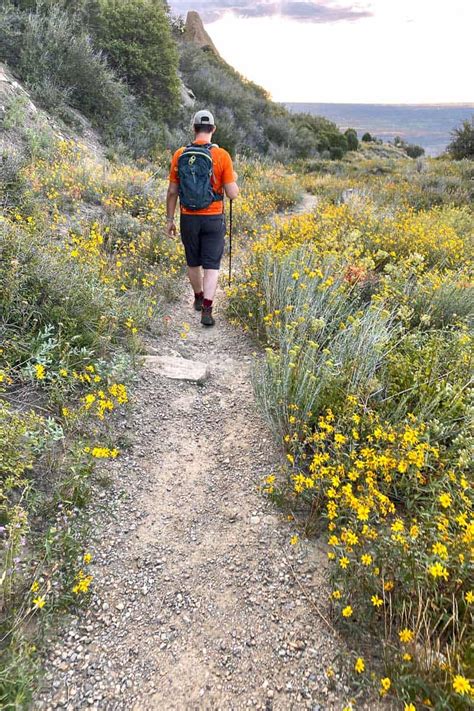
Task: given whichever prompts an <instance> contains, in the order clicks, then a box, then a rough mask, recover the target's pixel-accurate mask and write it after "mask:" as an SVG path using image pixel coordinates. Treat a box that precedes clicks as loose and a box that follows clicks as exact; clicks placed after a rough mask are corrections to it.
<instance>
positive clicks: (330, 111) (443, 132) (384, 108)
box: [284, 103, 474, 156]
mask: <svg viewBox="0 0 474 711" xmlns="http://www.w3.org/2000/svg"><path fill="white" fill-rule="evenodd" d="M284 105H285V106H286V107H287V108H288V109H290V110H291V111H295V112H298V111H304V112H308V113H310V114H316V115H319V116H325V117H326V118H328V119H330V120H331V121H334V122H335V123H336V124H337V125H338V126H339V128H341V129H343V130H344V129H346V128H355V129H356V131H357V133H358V135H359V138H361V137H362V135H363V134H364V133H365V132H366V131H369V132H370V133H371V134H372V135H374V136H376V137H378V138H381V139H383V140H384V141H392V140H393V139H394V138H395V136H400V138H402V139H404V140H405V141H407V142H408V143H417V144H418V145H420V146H423V148H424V149H425V151H426V153H427V154H428V155H432V156H436V155H440V154H441V153H443V151H444V150H445V148H446V146H447V145H448V143H449V142H450V140H451V132H452V131H453V129H454V128H456V127H457V126H459V125H460V124H461V123H462V122H463V121H465V120H466V119H471V117H473V116H474V103H473V104H440V105H427V104H311V103H285V104H284Z"/></svg>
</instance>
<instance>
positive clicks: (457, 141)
mask: <svg viewBox="0 0 474 711" xmlns="http://www.w3.org/2000/svg"><path fill="white" fill-rule="evenodd" d="M451 135H452V137H453V140H452V141H451V143H450V144H449V146H448V148H447V151H448V153H450V154H451V156H452V157H453V158H454V159H455V160H462V159H463V158H469V159H471V160H473V159H474V116H473V117H472V119H471V120H470V121H467V120H466V121H464V122H463V123H462V124H461V126H459V127H458V128H455V129H454V131H453V132H452V134H451Z"/></svg>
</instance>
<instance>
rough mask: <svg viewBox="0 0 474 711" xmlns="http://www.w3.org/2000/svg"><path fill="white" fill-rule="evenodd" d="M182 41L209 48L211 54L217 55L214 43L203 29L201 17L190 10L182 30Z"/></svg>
mask: <svg viewBox="0 0 474 711" xmlns="http://www.w3.org/2000/svg"><path fill="white" fill-rule="evenodd" d="M184 39H185V41H187V42H194V43H195V44H197V45H198V47H202V48H210V49H212V51H213V52H215V53H216V54H217V55H219V52H218V51H217V49H216V47H215V45H214V42H213V41H212V40H211V38H210V37H209V35H208V34H207V32H206V30H205V29H204V25H203V22H202V20H201V16H200V15H199V13H198V12H196V11H195V10H190V11H189V12H188V15H187V17H186V24H185V28H184Z"/></svg>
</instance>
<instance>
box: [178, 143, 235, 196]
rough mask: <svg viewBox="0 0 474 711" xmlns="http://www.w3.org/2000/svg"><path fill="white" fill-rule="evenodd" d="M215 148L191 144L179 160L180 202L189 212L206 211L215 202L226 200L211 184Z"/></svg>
mask: <svg viewBox="0 0 474 711" xmlns="http://www.w3.org/2000/svg"><path fill="white" fill-rule="evenodd" d="M213 146H215V144H213V143H206V144H205V145H196V144H195V143H190V144H189V146H186V148H185V149H184V151H183V152H182V153H181V155H180V157H179V159H178V177H179V200H180V203H181V205H182V206H183V207H185V208H186V209H187V210H204V209H205V208H206V207H209V205H210V204H211V203H212V202H214V201H215V200H223V199H224V196H223V195H220V194H219V193H216V192H214V190H213V188H212V184H211V178H212V172H213V163H212V156H211V148H212V147H213Z"/></svg>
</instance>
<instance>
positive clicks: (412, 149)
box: [405, 143, 425, 158]
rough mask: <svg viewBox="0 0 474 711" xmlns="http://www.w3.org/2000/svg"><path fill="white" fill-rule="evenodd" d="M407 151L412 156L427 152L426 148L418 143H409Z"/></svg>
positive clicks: (415, 156)
mask: <svg viewBox="0 0 474 711" xmlns="http://www.w3.org/2000/svg"><path fill="white" fill-rule="evenodd" d="M405 151H406V154H407V156H410V158H419V157H420V156H422V155H424V153H425V149H424V148H423V147H422V146H419V145H417V144H416V143H407V145H406V146H405Z"/></svg>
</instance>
